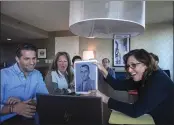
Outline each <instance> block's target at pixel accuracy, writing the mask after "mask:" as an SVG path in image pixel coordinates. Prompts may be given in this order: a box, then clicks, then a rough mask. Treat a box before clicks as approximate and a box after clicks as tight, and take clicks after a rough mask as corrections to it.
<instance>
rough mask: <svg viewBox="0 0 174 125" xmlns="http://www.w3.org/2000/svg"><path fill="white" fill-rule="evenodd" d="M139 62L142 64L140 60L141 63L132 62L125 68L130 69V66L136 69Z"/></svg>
mask: <svg viewBox="0 0 174 125" xmlns="http://www.w3.org/2000/svg"><path fill="white" fill-rule="evenodd" d="M138 64H141V63H140V62H139V63H132V64H131V65H125V68H126V69H128V68H129V67H130V68H131V69H135V68H136V67H137V65H138Z"/></svg>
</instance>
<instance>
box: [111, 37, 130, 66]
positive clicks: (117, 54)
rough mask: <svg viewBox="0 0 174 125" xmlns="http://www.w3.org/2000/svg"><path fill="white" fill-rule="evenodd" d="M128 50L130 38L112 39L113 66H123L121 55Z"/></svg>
mask: <svg viewBox="0 0 174 125" xmlns="http://www.w3.org/2000/svg"><path fill="white" fill-rule="evenodd" d="M129 51H130V38H124V39H114V40H113V66H114V67H123V66H124V61H123V56H124V55H125V54H126V53H128V52H129Z"/></svg>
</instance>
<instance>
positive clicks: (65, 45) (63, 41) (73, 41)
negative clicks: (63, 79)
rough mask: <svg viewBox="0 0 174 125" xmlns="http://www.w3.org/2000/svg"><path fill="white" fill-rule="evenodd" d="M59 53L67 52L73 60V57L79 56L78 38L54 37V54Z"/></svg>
mask: <svg viewBox="0 0 174 125" xmlns="http://www.w3.org/2000/svg"><path fill="white" fill-rule="evenodd" d="M60 51H65V52H68V53H69V55H70V58H71V59H72V58H73V56H75V55H79V37H78V36H69V37H56V38H55V54H56V53H57V52H60Z"/></svg>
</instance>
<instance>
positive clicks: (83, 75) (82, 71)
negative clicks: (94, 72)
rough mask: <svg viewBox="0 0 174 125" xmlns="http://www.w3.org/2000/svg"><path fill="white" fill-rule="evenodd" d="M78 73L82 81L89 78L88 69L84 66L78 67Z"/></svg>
mask: <svg viewBox="0 0 174 125" xmlns="http://www.w3.org/2000/svg"><path fill="white" fill-rule="evenodd" d="M80 75H81V78H82V80H83V81H86V80H87V79H88V78H89V70H88V68H87V67H86V66H84V67H81V68H80Z"/></svg>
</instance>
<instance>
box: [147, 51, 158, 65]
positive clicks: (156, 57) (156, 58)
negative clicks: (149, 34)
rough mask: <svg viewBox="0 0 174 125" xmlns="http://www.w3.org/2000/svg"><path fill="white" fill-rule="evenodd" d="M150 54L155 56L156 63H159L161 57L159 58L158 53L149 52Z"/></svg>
mask: <svg viewBox="0 0 174 125" xmlns="http://www.w3.org/2000/svg"><path fill="white" fill-rule="evenodd" d="M149 54H150V56H152V57H153V59H154V60H155V61H156V63H157V64H158V63H159V58H158V56H157V55H155V54H154V53H149Z"/></svg>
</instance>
